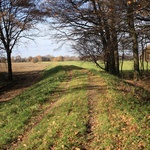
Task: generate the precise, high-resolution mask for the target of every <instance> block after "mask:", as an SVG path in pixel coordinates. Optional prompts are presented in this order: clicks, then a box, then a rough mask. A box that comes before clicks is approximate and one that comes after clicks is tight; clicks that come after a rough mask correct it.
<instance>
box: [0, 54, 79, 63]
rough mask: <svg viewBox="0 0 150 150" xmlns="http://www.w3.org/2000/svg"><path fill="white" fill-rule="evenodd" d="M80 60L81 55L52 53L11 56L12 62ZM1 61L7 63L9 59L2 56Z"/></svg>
mask: <svg viewBox="0 0 150 150" xmlns="http://www.w3.org/2000/svg"><path fill="white" fill-rule="evenodd" d="M78 60H80V58H79V57H76V56H58V57H54V56H51V55H47V56H40V55H38V56H36V57H32V56H29V57H28V58H22V57H21V56H20V55H18V56H15V57H14V56H12V57H11V61H12V62H33V63H36V62H45V61H78ZM0 62H1V63H6V62H7V59H6V58H5V57H0Z"/></svg>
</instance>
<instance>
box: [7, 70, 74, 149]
mask: <svg viewBox="0 0 150 150" xmlns="http://www.w3.org/2000/svg"><path fill="white" fill-rule="evenodd" d="M66 79H67V80H65V81H64V82H62V83H61V85H60V86H59V87H57V89H56V91H55V92H54V93H53V94H52V95H51V97H50V101H52V103H49V106H47V107H46V108H41V109H43V113H41V114H39V115H38V116H37V117H34V122H33V123H32V124H31V125H29V126H28V127H27V129H26V131H25V132H24V134H23V135H20V136H18V138H17V140H16V141H14V142H12V143H11V144H10V147H8V149H12V150H15V149H17V147H18V146H19V145H20V144H21V143H22V141H25V140H26V139H27V138H28V135H30V133H31V132H32V130H33V129H34V128H35V127H36V126H38V124H39V123H40V122H41V121H42V119H43V118H44V117H45V116H46V115H48V113H49V112H50V111H51V110H52V109H53V108H54V107H55V106H56V105H57V103H58V102H59V99H60V98H61V97H62V96H63V95H65V94H66V92H67V90H68V85H69V82H70V81H71V79H72V71H69V72H67V71H66ZM62 87H63V89H62ZM57 90H59V92H57ZM41 107H42V106H41Z"/></svg>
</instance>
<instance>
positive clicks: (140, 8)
mask: <svg viewBox="0 0 150 150" xmlns="http://www.w3.org/2000/svg"><path fill="white" fill-rule="evenodd" d="M149 5H150V2H149V1H147V0H142V1H139V0H122V1H120V0H77V1H74V0H63V1H62V0H55V1H52V0H47V4H46V6H47V9H46V10H48V12H50V14H51V15H50V16H51V17H53V18H54V23H55V25H57V27H56V29H58V30H59V31H61V33H64V36H66V38H67V39H69V40H70V39H72V40H73V41H74V42H75V41H76V46H73V47H74V49H75V50H76V51H77V52H78V53H79V54H81V55H85V56H86V55H89V56H90V57H91V59H92V60H93V61H94V62H95V63H96V64H97V55H101V54H102V53H103V60H104V66H105V67H104V69H105V70H106V71H107V72H109V73H111V74H114V75H119V51H120V50H122V48H121V47H122V46H121V45H122V44H121V43H122V42H121V41H123V40H124V39H126V43H124V45H125V46H123V47H124V48H126V49H130V48H132V53H133V58H134V78H135V79H136V80H138V79H139V76H140V69H139V40H140V38H139V37H141V35H142V36H143V37H147V39H148V37H149V31H150V30H149V17H148V15H149V13H148V12H149ZM63 28H65V29H68V30H67V32H62V29H63ZM122 35H124V36H122ZM59 38H63V36H59ZM96 38H98V40H97V39H96ZM124 41H125V40H124ZM127 45H128V47H127ZM97 46H99V48H97ZM100 67H101V66H100Z"/></svg>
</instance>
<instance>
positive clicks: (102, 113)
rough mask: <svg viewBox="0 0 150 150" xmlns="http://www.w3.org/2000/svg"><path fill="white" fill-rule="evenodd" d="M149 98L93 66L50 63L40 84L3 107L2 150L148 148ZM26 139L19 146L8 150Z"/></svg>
mask: <svg viewBox="0 0 150 150" xmlns="http://www.w3.org/2000/svg"><path fill="white" fill-rule="evenodd" d="M82 68H85V69H82ZM94 68H95V69H94ZM87 69H88V70H87ZM89 70H90V71H89ZM89 78H90V80H89ZM94 80H95V81H96V83H97V84H98V83H99V87H96V86H95V87H93V85H92V84H93V83H92V82H93V81H94ZM101 80H102V81H103V82H104V83H105V85H104V84H103V83H102V81H101ZM92 87H93V88H94V89H95V90H96V93H94V95H92V98H91V99H92V100H91V101H92V106H90V104H89V101H90V97H89V91H90V90H92V89H93V88H92ZM149 94H150V93H149V92H148V91H145V90H143V89H140V88H137V87H133V86H130V85H128V84H126V83H124V82H123V81H122V80H120V79H118V78H117V77H115V76H112V75H109V74H106V73H105V72H103V71H99V70H98V69H97V68H96V66H94V65H93V64H92V63H90V62H87V63H85V62H56V63H50V67H49V68H47V70H45V72H44V73H43V77H42V78H41V80H40V81H39V82H38V83H36V84H35V85H33V86H32V87H31V88H29V89H28V90H26V91H25V92H23V93H22V94H20V95H18V96H17V97H16V98H14V99H13V100H11V101H9V102H3V103H0V149H6V148H9V149H17V150H29V149H33V150H42V149H45V150H46V149H53V150H71V149H72V150H73V149H75V150H78V149H84V148H85V147H87V149H89V150H99V149H100V150H101V149H114V150H118V149H124V150H126V149H134V150H136V149H145V150H148V149H150V144H149V143H150V142H149V140H150V139H149V137H150V131H149V127H150V116H149V112H150V101H149ZM91 108H92V109H91ZM40 118H41V119H40ZM91 119H92V123H91V124H90V126H91V128H92V129H91V133H88V130H89V121H90V120H91ZM22 135H24V138H23V139H22V140H23V141H22V142H20V143H18V145H17V147H9V146H10V143H12V142H15V141H17V140H18V138H19V137H20V136H22ZM89 139H90V140H89Z"/></svg>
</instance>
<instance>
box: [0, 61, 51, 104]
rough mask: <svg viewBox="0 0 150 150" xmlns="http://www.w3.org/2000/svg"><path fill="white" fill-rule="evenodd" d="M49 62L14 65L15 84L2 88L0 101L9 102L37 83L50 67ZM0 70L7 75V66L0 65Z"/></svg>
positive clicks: (0, 87)
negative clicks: (42, 73) (43, 72)
mask: <svg viewBox="0 0 150 150" xmlns="http://www.w3.org/2000/svg"><path fill="white" fill-rule="evenodd" d="M49 64H50V63H49V62H44V63H30V62H26V63H12V69H13V79H14V80H13V82H11V83H7V84H6V85H2V86H0V101H1V102H2V101H8V100H10V99H12V98H14V97H15V96H17V95H18V94H20V93H21V92H23V91H24V90H26V89H27V88H29V87H30V86H31V85H33V84H34V83H36V82H37V81H38V80H39V78H40V76H41V72H42V71H43V70H44V69H45V68H46V67H47V66H48V65H49ZM0 70H1V72H3V74H4V75H5V74H6V72H7V67H6V64H0Z"/></svg>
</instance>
